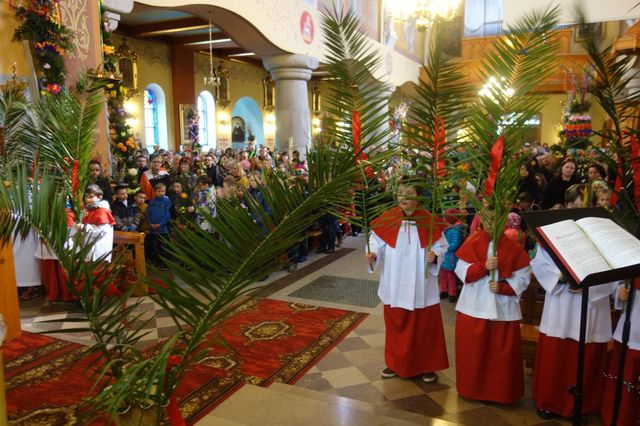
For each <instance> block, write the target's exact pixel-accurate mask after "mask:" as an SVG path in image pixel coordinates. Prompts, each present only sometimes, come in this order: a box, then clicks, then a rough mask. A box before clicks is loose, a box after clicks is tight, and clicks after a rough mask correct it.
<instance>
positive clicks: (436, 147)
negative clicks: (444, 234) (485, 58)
mask: <svg viewBox="0 0 640 426" xmlns="http://www.w3.org/2000/svg"><path fill="white" fill-rule="evenodd" d="M440 24H441V23H440V22H438V21H436V22H434V26H433V28H432V29H431V37H430V40H429V42H430V48H429V58H428V62H427V63H426V64H425V65H424V66H423V70H424V76H425V77H424V78H421V79H420V83H419V84H418V85H417V86H416V89H417V95H416V96H415V97H414V98H413V99H412V108H411V109H410V110H409V118H410V121H409V122H408V124H407V125H406V126H405V131H406V132H407V133H408V135H409V140H410V146H408V147H407V148H409V149H411V148H414V149H418V150H419V152H420V157H419V158H418V164H417V169H418V173H419V174H421V175H425V177H426V180H425V192H429V193H430V204H431V212H432V213H433V214H434V216H435V214H436V213H437V212H438V211H441V210H444V209H445V208H446V207H448V206H445V205H443V198H442V197H441V194H442V188H443V187H451V186H452V177H453V176H454V174H453V170H454V167H453V165H452V164H451V163H450V162H449V163H448V164H447V163H445V159H451V158H452V157H454V156H455V155H456V152H455V151H456V149H457V145H456V144H455V140H456V138H457V130H458V129H459V128H460V126H461V124H462V123H463V122H464V119H465V115H466V111H467V104H468V103H469V101H470V93H471V87H470V85H469V84H467V83H465V82H464V80H465V76H464V74H463V72H462V67H461V65H460V64H459V63H458V62H456V61H454V60H453V59H452V58H450V57H449V56H448V55H446V54H445V53H444V51H443V35H442V31H441V25H440ZM448 141H451V143H449V142H448ZM410 152H411V151H410ZM443 163H444V167H443ZM447 169H448V171H447ZM434 216H432V218H433V217H434ZM432 232H433V223H432V224H431V226H430V230H429V247H430V246H431V244H432V242H433V241H432V239H433V235H432Z"/></svg>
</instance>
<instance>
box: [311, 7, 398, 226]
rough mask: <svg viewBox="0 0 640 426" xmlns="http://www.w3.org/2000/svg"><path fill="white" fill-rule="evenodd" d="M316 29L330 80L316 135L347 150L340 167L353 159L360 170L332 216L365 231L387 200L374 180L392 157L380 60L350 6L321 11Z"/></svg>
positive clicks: (381, 185)
mask: <svg viewBox="0 0 640 426" xmlns="http://www.w3.org/2000/svg"><path fill="white" fill-rule="evenodd" d="M322 28H323V32H324V37H325V42H326V46H327V52H326V55H325V62H326V68H327V70H328V71H329V74H330V78H329V79H328V85H329V95H328V96H326V97H325V99H326V100H327V104H328V107H327V113H328V116H327V118H326V119H325V122H324V123H323V126H324V127H323V131H322V135H321V137H322V138H323V139H325V140H327V141H328V142H329V143H331V144H332V145H333V146H334V147H335V148H334V149H336V150H338V151H341V150H346V151H350V152H352V153H353V158H351V159H349V158H347V157H345V161H346V163H345V164H342V165H341V166H340V167H341V168H342V169H346V168H349V167H351V166H352V165H353V164H354V162H357V163H360V164H361V168H362V171H361V173H360V176H358V177H357V185H356V186H355V187H354V188H353V190H352V191H351V192H349V193H347V194H345V197H344V199H343V200H341V202H340V204H338V205H336V209H335V214H337V215H340V216H342V217H343V218H344V219H347V220H349V221H350V222H352V223H353V224H355V225H357V226H359V227H361V228H362V229H363V231H364V233H365V235H366V234H367V232H368V231H367V230H368V225H369V220H370V219H371V218H374V217H376V216H378V215H379V214H380V213H382V212H383V211H385V210H386V209H388V207H389V205H390V203H391V202H393V198H390V197H388V196H387V194H385V193H384V190H385V188H384V185H386V183H383V182H380V181H378V180H377V179H376V178H375V176H376V175H380V172H381V169H382V168H383V167H385V165H387V164H388V163H389V162H390V161H391V159H392V158H393V156H394V155H395V152H394V149H391V146H390V145H389V142H390V140H391V134H390V131H389V97H390V95H391V92H392V86H391V85H390V84H388V83H386V82H383V81H381V80H379V79H378V78H377V77H376V76H375V75H376V74H377V73H378V71H379V70H380V69H381V65H382V61H381V59H380V57H379V55H378V53H377V51H376V50H375V49H374V48H373V47H372V45H371V41H370V39H369V38H368V37H367V35H366V34H365V32H364V30H363V29H362V26H361V23H360V20H359V19H358V17H357V16H356V15H355V13H354V12H353V11H352V10H349V11H347V12H346V13H345V12H343V11H342V10H341V11H338V10H337V9H336V8H334V10H333V11H332V12H327V13H323V15H322ZM367 152H368V153H369V157H370V158H369V159H368V160H367V154H366V153H367ZM354 209H355V211H353V210H354Z"/></svg>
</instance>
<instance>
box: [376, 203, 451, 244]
mask: <svg viewBox="0 0 640 426" xmlns="http://www.w3.org/2000/svg"><path fill="white" fill-rule="evenodd" d="M403 220H414V221H415V222H416V225H417V227H418V236H419V237H420V247H422V248H425V247H426V246H427V245H428V244H429V227H430V226H432V225H433V234H432V236H431V242H432V243H434V242H436V241H438V240H439V239H440V236H441V235H442V231H444V229H445V228H446V223H445V222H444V221H442V220H440V218H437V217H435V216H433V215H432V214H431V213H429V212H428V211H426V210H416V211H415V212H414V213H413V215H412V216H405V215H404V212H403V211H402V208H401V207H400V206H396V207H394V208H392V209H390V210H387V211H386V212H384V213H382V214H381V215H380V216H378V217H377V218H376V219H375V220H373V221H372V222H371V229H372V230H373V232H375V234H376V235H377V236H378V237H380V238H381V239H382V240H383V241H384V242H385V243H387V244H388V245H390V246H391V247H393V248H395V247H396V243H397V241H398V233H399V232H400V225H401V224H402V221H403Z"/></svg>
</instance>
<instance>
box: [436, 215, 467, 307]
mask: <svg viewBox="0 0 640 426" xmlns="http://www.w3.org/2000/svg"><path fill="white" fill-rule="evenodd" d="M459 216H460V210H458V209H456V208H451V209H447V210H445V212H444V220H445V221H446V222H447V223H448V224H449V226H447V228H446V229H445V230H444V236H445V238H446V239H447V242H448V243H449V248H447V251H446V253H445V254H444V260H443V261H442V266H441V267H440V274H439V276H438V278H439V281H440V299H445V298H446V297H447V296H449V302H451V303H455V302H456V301H457V300H458V289H457V285H458V282H457V280H456V273H455V272H454V271H455V269H456V264H457V263H458V257H457V256H456V251H457V250H458V249H459V248H460V246H461V245H462V242H463V241H464V225H463V224H462V223H461V222H460V220H459V219H458V217H459Z"/></svg>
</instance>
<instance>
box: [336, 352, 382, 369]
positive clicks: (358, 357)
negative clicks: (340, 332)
mask: <svg viewBox="0 0 640 426" xmlns="http://www.w3.org/2000/svg"><path fill="white" fill-rule="evenodd" d="M343 355H344V356H345V358H347V359H348V360H349V361H351V363H352V364H353V365H367V364H373V363H376V362H378V363H380V364H381V365H382V364H384V352H383V351H382V349H380V348H370V349H361V350H358V351H351V352H345V353H344V354H343Z"/></svg>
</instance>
